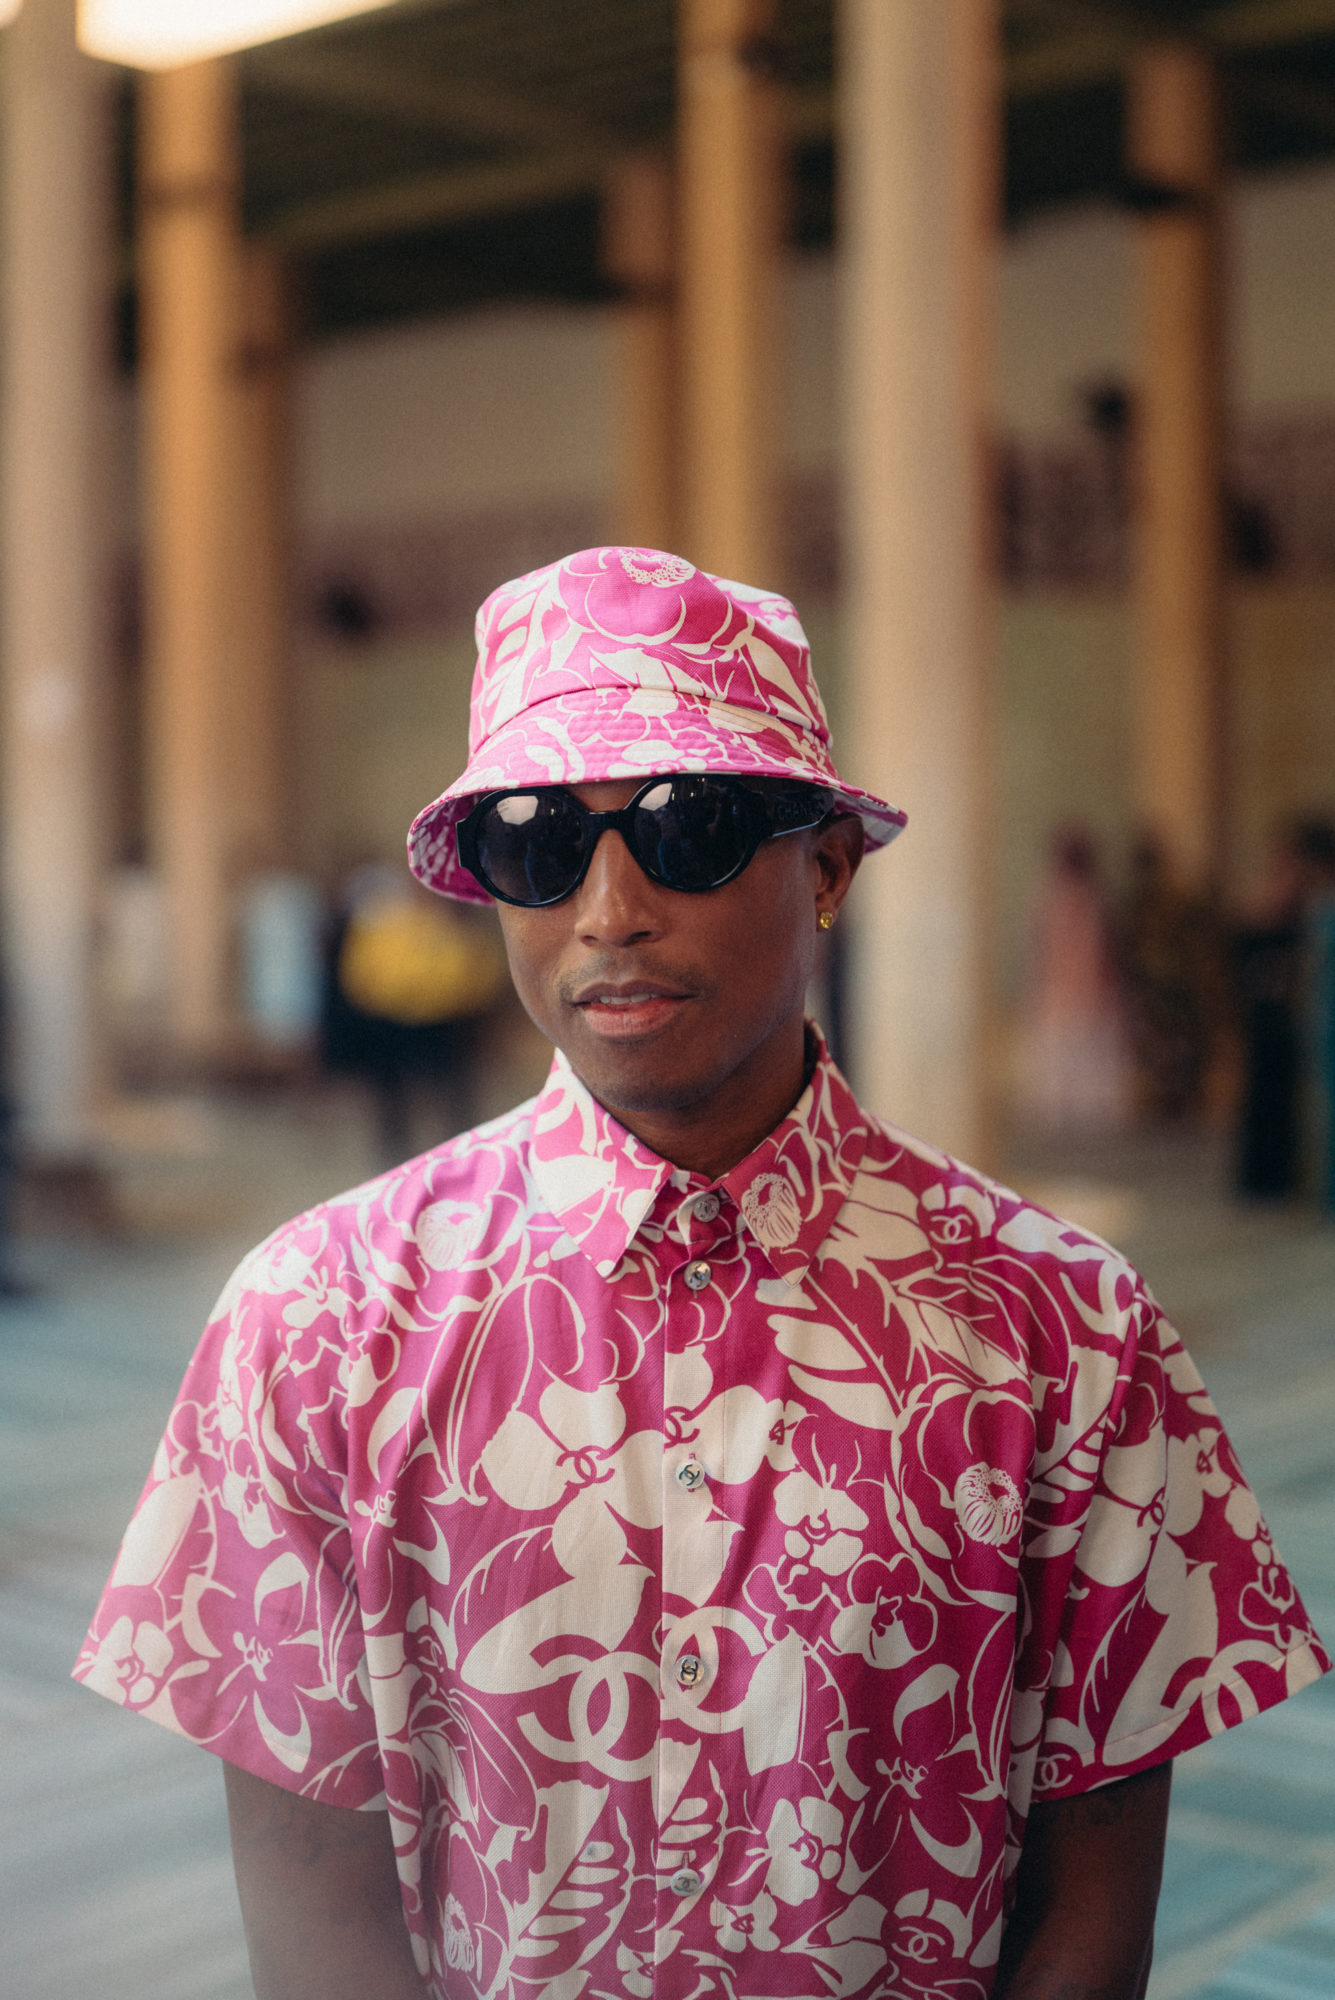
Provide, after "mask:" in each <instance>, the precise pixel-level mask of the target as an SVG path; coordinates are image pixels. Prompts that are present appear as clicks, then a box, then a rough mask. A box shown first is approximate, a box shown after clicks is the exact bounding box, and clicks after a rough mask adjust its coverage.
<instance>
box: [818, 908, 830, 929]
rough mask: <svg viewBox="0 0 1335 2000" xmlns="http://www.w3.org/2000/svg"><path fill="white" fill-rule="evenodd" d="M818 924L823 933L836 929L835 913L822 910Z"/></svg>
mask: <svg viewBox="0 0 1335 2000" xmlns="http://www.w3.org/2000/svg"><path fill="white" fill-rule="evenodd" d="M816 922H817V923H818V924H819V925H820V927H821V929H822V930H823V931H832V930H833V929H834V911H833V910H822V911H821V913H820V915H819V916H818V917H817V919H816Z"/></svg>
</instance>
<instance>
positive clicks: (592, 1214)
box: [530, 1026, 867, 1285]
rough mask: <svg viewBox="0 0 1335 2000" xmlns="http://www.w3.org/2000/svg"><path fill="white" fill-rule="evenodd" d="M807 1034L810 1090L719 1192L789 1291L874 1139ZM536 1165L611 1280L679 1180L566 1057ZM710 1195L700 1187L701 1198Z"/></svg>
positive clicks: (551, 1083)
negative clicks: (811, 1058)
mask: <svg viewBox="0 0 1335 2000" xmlns="http://www.w3.org/2000/svg"><path fill="white" fill-rule="evenodd" d="M808 1033H809V1034H810V1035H811V1036H812V1037H813V1040H814V1044H815V1049H816V1061H815V1066H814V1068H813V1070H812V1073H811V1079H810V1081H809V1083H808V1084H807V1087H806V1089H805V1090H804V1091H803V1092H802V1095H801V1096H800V1097H799V1098H798V1100H797V1103H796V1104H795V1105H794V1106H793V1108H792V1110H791V1111H790V1112H789V1113H788V1116H787V1117H786V1118H784V1119H783V1120H781V1122H780V1123H779V1124H778V1125H776V1126H775V1128H774V1130H773V1131H772V1132H771V1133H770V1134H769V1136H768V1138H766V1139H763V1140H762V1141H761V1143H760V1145H759V1146H757V1147H756V1149H755V1151H754V1152H752V1153H748V1154H747V1156H746V1158H745V1159H744V1160H739V1161H738V1163H737V1165H736V1166H735V1167H734V1168H733V1169H732V1171H731V1173H728V1174H725V1175H724V1176H723V1177H722V1179H721V1180H720V1181H718V1182H717V1183H716V1185H717V1186H718V1187H719V1188H721V1189H722V1190H723V1191H724V1192H725V1193H726V1194H728V1195H729V1196H730V1197H731V1199H732V1201H733V1202H734V1203H735V1204H736V1206H737V1210H738V1213H739V1214H740V1216H741V1219H742V1223H743V1226H744V1227H745V1228H746V1229H748V1230H749V1231H750V1233H751V1235H752V1236H753V1237H754V1239H755V1241H756V1242H757V1243H758V1244H759V1246H760V1248H761V1250H762V1251H763V1252H764V1254H765V1257H766V1259H767V1260H768V1262H769V1265H770V1267H771V1269H772V1270H773V1271H774V1273H775V1275H776V1276H777V1277H780V1278H782V1279H784V1280H785V1281H786V1282H787V1283H788V1284H790V1285H798V1284H801V1282H802V1280H803V1279H804V1278H805V1276H806V1273H807V1268H808V1266H809V1265H810V1263H811V1260H812V1258H813V1257H814V1256H815V1254H816V1252H817V1250H818V1249H819V1248H820V1246H821V1244H822V1243H823V1242H824V1240H825V1238H826V1236H827V1235H828V1234H829V1231H830V1228H831V1225H832V1224H833V1222H834V1219H835V1217H836V1215H837V1214H838V1213H839V1210H840V1209H841V1208H842V1207H843V1204H844V1200H845V1198H846V1196H847V1194H848V1190H849V1188H850V1186H851V1185H852V1181H853V1176H854V1174H855V1173H856V1171H857V1168H858V1165H859V1163H860V1161H861V1159H862V1153H863V1149H864V1147H865V1144H866V1137H867V1132H866V1124H865V1121H864V1119H863V1116H862V1113H861V1111H860V1110H859V1109H858V1105H857V1102H856V1100H855V1098H854V1096H853V1093H852V1091H851V1090H850V1089H849V1087H848V1085H847V1083H846V1082H845V1081H844V1078H843V1077H842V1076H841V1075H840V1073H839V1071H838V1069H837V1068H836V1067H835V1065H834V1063H833V1061H832V1060H831V1058H830V1054H829V1051H828V1049H827V1048H826V1046H825V1041H824V1037H823V1036H822V1035H821V1033H820V1030H819V1029H818V1028H815V1027H812V1026H809V1027H808ZM530 1157H531V1160H532V1167H533V1176H534V1180H535V1181H536V1183H537V1187H538V1191H539V1193H540V1194H541V1196H542V1198H543V1201H544V1202H545V1203H546V1205H547V1207H548V1208H549V1209H550V1210H551V1212H552V1214H553V1215H555V1216H556V1217H557V1218H558V1220H559V1221H560V1222H561V1224H562V1225H563V1227H564V1228H565V1230H566V1232H567V1233H568V1234H569V1235H570V1236H571V1237H572V1238H573V1239H574V1241H575V1242H576V1243H578V1244H579V1246H580V1248H581V1249H582V1250H583V1252H584V1254H585V1256H586V1257H588V1259H589V1261H590V1262H591V1263H592V1264H594V1265H595V1266H596V1268H597V1269H598V1271H599V1272H600V1273H601V1275H602V1276H603V1277H605V1278H610V1277H611V1276H612V1275H613V1273H614V1272H615V1271H616V1269H617V1267H618V1266H619V1265H620V1263H621V1260H622V1258H623V1257H624V1256H625V1254H626V1252H627V1250H628V1249H629V1248H630V1246H631V1244H632V1242H633V1241H634V1239H635V1236H636V1234H637V1232H638V1231H639V1229H640V1226H641V1224H642V1223H643V1222H644V1221H645V1219H646V1217H647V1216H648V1215H649V1213H650V1211H651V1210H652V1209H653V1207H654V1205H655V1203H656V1202H657V1200H658V1198H659V1196H660V1195H661V1194H662V1192H663V1190H664V1189H665V1188H666V1187H667V1185H668V1183H669V1182H670V1181H671V1180H672V1179H673V1176H674V1174H676V1173H677V1170H676V1169H675V1168H674V1167H673V1166H672V1165H671V1163H670V1162H669V1161H667V1160H664V1159H660V1158H659V1156H658V1154H657V1153H654V1152H651V1151H650V1149H649V1148H648V1147H647V1146H646V1145H644V1144H643V1142H642V1141H641V1140H639V1139H637V1138H636V1137H635V1135H634V1133H632V1132H628V1131H627V1130H626V1128H625V1126H624V1125H620V1124H618V1123H617V1121H616V1119H615V1118H613V1117H612V1115H611V1113H610V1112H609V1111H606V1110H604V1108H603V1106H602V1105H601V1104H599V1103H598V1101H597V1099H596V1098H594V1097H592V1096H591V1095H590V1093H589V1091H588V1090H587V1089H586V1088H585V1086H584V1084H582V1083H581V1082H580V1080H579V1078H578V1077H577V1076H576V1075H575V1072H574V1071H573V1070H572V1069H571V1067H570V1064H569V1063H568V1062H567V1060H566V1058H565V1056H564V1055H562V1054H561V1053H560V1051H559V1050H558V1052H557V1055H556V1059H555V1061H554V1062H553V1064H552V1068H551V1074H550V1075H549V1077H548V1079H547V1083H546V1086H545V1088H544V1089H543V1091H542V1093H541V1095H540V1096H539V1097H538V1098H537V1100H536V1101H535V1103H534V1106H533V1126H532V1140H531V1146H530ZM677 1178H678V1180H680V1176H679V1175H678V1176H677ZM694 1180H695V1177H693V1178H692V1185H693V1186H694ZM707 1185H708V1183H707V1182H705V1181H704V1180H700V1182H699V1186H700V1188H701V1189H703V1188H705V1187H706V1186H707Z"/></svg>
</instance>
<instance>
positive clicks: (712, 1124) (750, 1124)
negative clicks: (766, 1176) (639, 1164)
mask: <svg viewBox="0 0 1335 2000" xmlns="http://www.w3.org/2000/svg"><path fill="white" fill-rule="evenodd" d="M784 1041H785V1045H784V1047H783V1048H782V1050H780V1051H775V1050H772V1049H770V1050H766V1051H765V1052H764V1053H765V1056H766V1061H765V1062H764V1065H763V1068H762V1067H761V1065H759V1064H753V1063H750V1062H748V1063H744V1064H742V1065H741V1066H740V1067H739V1068H738V1069H736V1070H734V1071H733V1072H732V1074H731V1075H730V1076H729V1077H727V1078H726V1080H725V1081H723V1082H722V1083H720V1084H718V1085H717V1086H716V1087H714V1088H712V1089H711V1090H710V1091H708V1093H706V1094H703V1095H701V1096H700V1097H699V1098H698V1099H696V1100H695V1101H693V1102H691V1103H688V1104H681V1105H667V1104H661V1103H660V1104H636V1103H633V1102H631V1103H623V1104H611V1103H608V1102H607V1100H606V1099H605V1098H600V1099H599V1102H600V1103H601V1104H602V1105H603V1108H604V1109H605V1110H607V1111H609V1112H610V1113H611V1114H612V1116H613V1117H614V1118H615V1119H616V1120H617V1123H618V1124H620V1125H624V1126H625V1127H626V1130H627V1131H628V1132H633V1133H634V1134H635V1137H636V1138H637V1139H639V1140H640V1141H642V1143H643V1144H644V1145H646V1146H648V1147H649V1149H650V1151H651V1152H654V1153H657V1154H658V1156H659V1158H660V1159H664V1160H670V1161H671V1163H672V1165H673V1166H674V1167H682V1168H684V1169H685V1170H686V1171H687V1172H688V1173H693V1174H703V1175H704V1177H705V1178H706V1179H707V1180H721V1179H722V1177H723V1176H724V1174H727V1173H730V1172H731V1171H732V1169H733V1168H734V1167H735V1166H736V1165H737V1163H738V1161H739V1160H744V1159H745V1158H746V1156H747V1154H748V1153H753V1152H754V1151H755V1149H756V1147H757V1146H758V1145H760V1144H761V1142H762V1141H763V1140H765V1139H768V1137H769V1135H770V1133H771V1132H772V1131H773V1130H774V1128H775V1126H776V1125H778V1124H780V1123H781V1122H782V1121H783V1119H785V1118H786V1117H787V1116H788V1113H789V1112H790V1111H791V1110H792V1108H793V1106H794V1105H795V1104H796V1102H797V1100H798V1098H799V1097H800V1096H801V1095H802V1092H803V1090H804V1089H805V1088H806V1084H807V1079H808V1076H809V1074H810V1069H811V1063H810V1061H809V1059H808V1052H807V1043H806V1030H805V1024H804V1023H803V1022H802V1021H801V1020H799V1021H798V1022H797V1023H796V1032H795V1033H794V1034H791V1035H789V1036H786V1037H785V1038H784ZM758 1053H759V1052H758ZM757 1070H758V1071H759V1074H757V1073H756V1071H757ZM593 1094H594V1095H595V1096H597V1092H594V1093H593Z"/></svg>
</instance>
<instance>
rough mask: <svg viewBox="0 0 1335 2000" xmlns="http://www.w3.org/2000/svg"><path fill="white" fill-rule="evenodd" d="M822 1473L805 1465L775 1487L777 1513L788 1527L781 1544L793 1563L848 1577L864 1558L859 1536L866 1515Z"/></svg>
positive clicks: (864, 1525) (787, 1475) (786, 1474)
mask: <svg viewBox="0 0 1335 2000" xmlns="http://www.w3.org/2000/svg"><path fill="white" fill-rule="evenodd" d="M820 1473H821V1476H820V1477H819V1478H817V1477H816V1476H815V1475H814V1474H812V1473H810V1472H807V1471H805V1470H804V1469H803V1468H802V1467H801V1466H799V1467H798V1468H797V1470H796V1471H795V1472H789V1473H785V1475H784V1477H783V1478H782V1479H781V1480H780V1481H779V1483H778V1485H777V1486H776V1487H775V1489H774V1511H775V1513H776V1514H777V1515H778V1517H779V1519H780V1520H781V1521H782V1522H783V1523H784V1525H785V1526H786V1527H787V1529H788V1533H787V1534H786V1535H785V1536H784V1538H783V1545H784V1547H785V1549H786V1550H787V1551H788V1554H789V1555H790V1556H791V1557H792V1558H793V1560H794V1561H795V1562H805V1563H809V1564H810V1565H811V1566H812V1568H813V1569H818V1570H820V1571H821V1573H822V1574H823V1575H825V1576H844V1575H846V1573H847V1572H848V1571H849V1570H850V1569H852V1567H853V1565H854V1563H855V1562H856V1561H857V1559H858V1557H859V1556H860V1555H861V1554H862V1543H861V1542H860V1541H859V1540H858V1534H859V1531H860V1530H862V1529H864V1528H865V1527H866V1526H867V1516H866V1515H865V1514H864V1513H863V1511H862V1509H861V1507H859V1505H858V1503H857V1501H856V1500H854V1499H853V1498H852V1496H851V1494H848V1493H845V1492H844V1491H843V1489H842V1488H841V1487H839V1486H837V1485H836V1484H835V1483H834V1480H833V1478H832V1477H831V1475H830V1474H829V1473H828V1472H826V1471H825V1469H824V1467H821V1468H820Z"/></svg>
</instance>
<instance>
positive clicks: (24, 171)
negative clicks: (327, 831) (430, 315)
mask: <svg viewBox="0 0 1335 2000" xmlns="http://www.w3.org/2000/svg"><path fill="white" fill-rule="evenodd" d="M75 12H76V9H75V0H27V4H26V5H25V6H24V7H23V9H22V11H21V12H20V14H19V15H18V18H17V19H16V20H15V21H14V23H13V24H12V26H10V27H9V28H8V29H7V31H6V34H5V51H4V54H5V61H4V197H5V219H6V234H5V258H6V264H5V272H4V399H5V400H4V420H5V466H4V591H3V599H4V604H3V635H4V731H3V734H4V787H3V827H4V888H5V902H4V915H5V937H4V959H5V974H6V983H7V1002H8V1009H9V1015H10V1020H9V1043H10V1066H11V1078H12V1088H13V1091H14V1094H15V1096H16V1099H17V1103H18V1109H19V1113H20V1118H21V1129H22V1131H23V1133H24V1136H25V1139H26V1141H27V1144H28V1147H29V1149H30V1151H31V1152H32V1153H34V1154H36V1155H39V1156H42V1157H44V1158H45V1159H47V1160H48V1161H51V1162H53V1163H55V1162H60V1161H62V1160H63V1161H67V1162H71V1163H73V1162H77V1161H78V1159H79V1158H80V1156H81V1155H83V1154H84V1152H85V1150H86V1147H87V1144H88V1139H89V1128H88V1113H89V1106H90V1097H91V1095H92V1093H93V1091H94V1088H95V1084H96V1082H97V1069H98V1064H97V1049H96V1043H95V1034H94V1021H95V1012H94V995H93V990H92V986H93V979H92V974H93V964H92V951H93V937H94V905H95V898H96V894H97V889H98V882H99V876H100V871H101V866H102V861H103V854H102V843H101V832H102V827H103V825H104V822H105V815H104V813H103V812H102V810H101V780H102V777H103V772H102V769H101V768H100V758H101V755H102V746H104V745H105V744H106V743H107V741H108V740H109V736H110V731H109V730H108V729H107V728H106V727H105V726H104V724H103V722H102V720H101V719H100V716H99V708H100V705H101V704H102V703H103V702H104V701H105V700H106V699H107V688H106V676H105V674H104V671H103V669H104V666H105V663H106V659H107V655H108V652H109V645H108V631H107V626H108V594H109V583H108V576H107V566H106V553H107V551H106V540H105V530H104V520H103V503H104V495H105V490H106V489H105V486H104V481H103V456H102V453H103V446H104V442H105V439H106V434H107V433H106V424H107V392H108V387H109V376H110V339H111V312H110V275H111V274H110V225H109V208H110V126H109V119H108V117H107V115H106V114H107V111H108V104H107V96H106V86H107V80H108V75H107V72H104V71H102V70H101V69H100V68H99V66H98V65H96V64H94V63H93V62H91V61H90V60H89V59H88V58H86V57H84V56H82V55H81V54H80V53H79V51H78V49H77V47H76V45H75Z"/></svg>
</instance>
